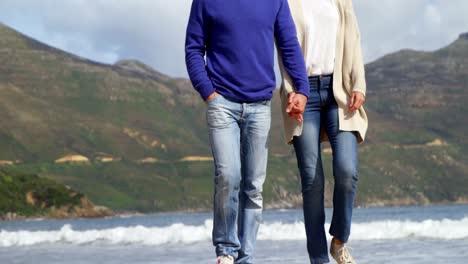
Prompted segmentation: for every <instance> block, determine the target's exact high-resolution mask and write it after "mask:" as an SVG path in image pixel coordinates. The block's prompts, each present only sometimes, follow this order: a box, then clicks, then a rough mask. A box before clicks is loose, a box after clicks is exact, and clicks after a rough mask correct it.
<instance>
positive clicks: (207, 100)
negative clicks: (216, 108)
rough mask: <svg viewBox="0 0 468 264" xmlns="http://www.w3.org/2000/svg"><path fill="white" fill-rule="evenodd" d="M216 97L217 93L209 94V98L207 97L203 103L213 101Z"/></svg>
mask: <svg viewBox="0 0 468 264" xmlns="http://www.w3.org/2000/svg"><path fill="white" fill-rule="evenodd" d="M216 96H218V93H217V92H213V93H212V94H210V96H208V97H207V98H206V99H205V103H208V102H209V101H211V100H213V99H215V97H216Z"/></svg>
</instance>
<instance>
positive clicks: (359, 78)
mask: <svg viewBox="0 0 468 264" xmlns="http://www.w3.org/2000/svg"><path fill="white" fill-rule="evenodd" d="M288 2H289V6H290V9H291V14H292V17H293V19H294V23H295V24H296V30H297V38H298V40H299V44H300V45H301V47H302V52H303V53H305V52H306V50H305V49H304V47H305V45H304V43H305V41H306V40H305V39H306V37H305V34H304V32H305V30H304V28H305V26H306V25H305V23H304V18H303V12H302V7H301V3H300V0H288ZM335 2H336V6H337V8H338V13H339V15H340V23H339V25H338V32H337V36H336V55H335V56H336V57H335V68H334V73H333V93H334V95H335V100H336V102H337V104H338V116H339V129H340V130H343V131H356V132H357V135H358V142H359V143H361V142H363V141H364V139H365V137H366V131H367V126H368V120H367V115H366V112H365V111H364V108H363V107H361V108H360V109H358V110H357V111H355V112H354V113H350V112H349V107H348V105H349V103H350V98H351V94H352V92H353V91H359V92H362V93H363V94H364V95H365V94H366V80H365V72H364V63H363V59H362V52H361V39H360V33H359V27H358V24H357V19H356V16H355V14H354V10H353V3H352V0H335ZM304 56H305V54H304ZM278 58H279V59H278V61H279V65H280V70H281V76H282V84H281V89H280V95H281V107H282V112H283V121H284V129H285V136H286V140H287V142H288V143H289V144H290V143H291V142H292V139H293V137H294V136H300V135H301V134H302V123H300V122H298V121H296V120H294V119H292V118H290V117H288V114H287V113H286V111H285V109H286V107H287V103H288V93H290V92H292V91H295V87H293V83H292V81H291V78H290V76H289V74H288V73H287V72H286V71H285V69H284V67H283V63H282V60H281V55H280V54H279V55H278ZM321 141H328V137H327V135H326V133H325V131H324V129H322V131H321Z"/></svg>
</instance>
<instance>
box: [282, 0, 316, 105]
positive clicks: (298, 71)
mask: <svg viewBox="0 0 468 264" xmlns="http://www.w3.org/2000/svg"><path fill="white" fill-rule="evenodd" d="M275 38H276V46H277V48H278V51H279V53H280V54H281V59H282V64H283V66H284V68H285V70H286V72H287V73H288V74H289V76H290V77H291V79H292V81H293V84H294V86H295V87H296V93H298V94H302V95H304V96H306V97H308V96H309V81H308V78H307V72H306V67H305V62H304V57H303V55H302V51H301V47H300V46H299V42H298V40H297V35H296V26H295V25H294V21H293V19H292V16H291V11H290V10H289V5H288V1H287V0H281V6H280V9H279V12H278V15H277V17H276V23H275Z"/></svg>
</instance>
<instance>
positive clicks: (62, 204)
mask: <svg viewBox="0 0 468 264" xmlns="http://www.w3.org/2000/svg"><path fill="white" fill-rule="evenodd" d="M108 215H112V212H110V211H109V210H108V209H107V208H102V207H101V208H99V207H95V206H94V205H93V204H92V203H91V202H90V201H88V199H87V198H86V197H85V196H84V195H83V194H82V193H79V192H75V191H74V190H72V189H70V188H69V187H67V186H64V185H63V184H59V183H57V182H55V181H54V180H51V179H47V178H44V177H39V176H37V175H33V174H25V173H22V172H19V171H17V170H12V169H5V168H0V219H7V220H13V219H18V218H23V217H53V218H68V217H98V216H99V217H102V216H108Z"/></svg>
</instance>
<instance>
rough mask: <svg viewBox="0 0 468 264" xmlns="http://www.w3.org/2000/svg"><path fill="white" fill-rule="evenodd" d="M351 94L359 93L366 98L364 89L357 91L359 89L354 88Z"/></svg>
mask: <svg viewBox="0 0 468 264" xmlns="http://www.w3.org/2000/svg"><path fill="white" fill-rule="evenodd" d="M353 92H360V93H362V94H363V95H364V97H366V90H365V89H359V88H354V89H353Z"/></svg>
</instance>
